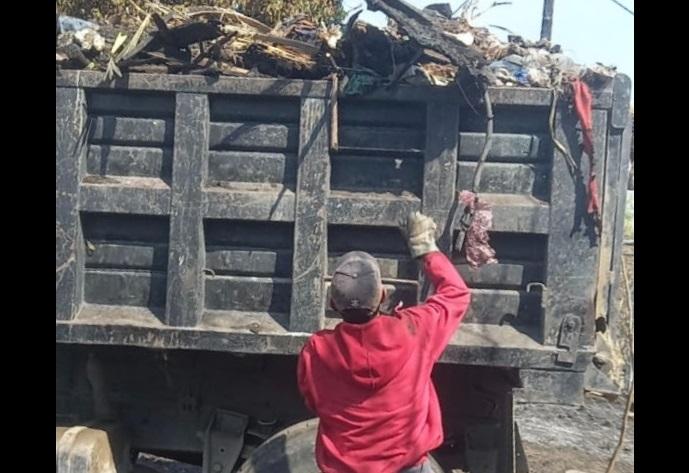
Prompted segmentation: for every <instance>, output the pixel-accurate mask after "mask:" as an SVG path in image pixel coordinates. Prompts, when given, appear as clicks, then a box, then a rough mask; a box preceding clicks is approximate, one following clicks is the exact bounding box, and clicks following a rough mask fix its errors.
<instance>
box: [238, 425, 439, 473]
mask: <svg viewBox="0 0 689 473" xmlns="http://www.w3.org/2000/svg"><path fill="white" fill-rule="evenodd" d="M317 430H318V419H309V420H306V421H303V422H300V423H298V424H294V425H293V426H291V427H288V428H286V429H284V430H281V431H280V432H278V433H277V434H275V435H273V436H272V437H271V438H269V439H268V440H266V441H265V442H263V443H262V444H261V445H260V446H259V447H258V448H257V449H256V450H254V451H253V453H252V454H251V456H250V457H249V458H248V459H247V460H246V462H245V463H244V464H243V465H242V467H241V468H240V469H239V472H238V473H320V470H319V469H318V467H317V466H316V459H315V457H314V450H315V448H316V431H317ZM430 462H431V471H432V472H433V473H444V472H443V469H442V468H441V467H440V465H438V463H437V462H436V461H435V460H434V459H433V458H430Z"/></svg>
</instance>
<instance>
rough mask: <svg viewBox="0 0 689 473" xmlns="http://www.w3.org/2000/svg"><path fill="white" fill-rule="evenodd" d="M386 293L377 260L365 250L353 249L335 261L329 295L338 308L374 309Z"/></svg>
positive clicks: (339, 309) (341, 309) (343, 309)
mask: <svg viewBox="0 0 689 473" xmlns="http://www.w3.org/2000/svg"><path fill="white" fill-rule="evenodd" d="M382 295H383V283H382V281H381V279H380V267H379V266H378V261H376V259H375V258H374V257H373V256H371V255H370V254H368V253H366V252H365V251H350V252H349V253H345V254H344V255H342V256H341V257H340V258H339V259H338V260H337V263H336V264H335V271H334V272H333V278H332V282H331V285H330V297H331V298H332V301H333V305H334V306H335V309H337V310H338V311H345V310H349V309H368V310H375V309H377V308H378V306H379V305H380V299H381V297H382Z"/></svg>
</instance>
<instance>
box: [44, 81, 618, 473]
mask: <svg viewBox="0 0 689 473" xmlns="http://www.w3.org/2000/svg"><path fill="white" fill-rule="evenodd" d="M630 90H631V83H630V80H629V78H628V77H626V76H624V75H621V74H619V75H617V76H616V77H615V78H614V80H612V82H611V83H610V84H608V85H606V86H604V87H602V88H600V89H594V90H593V108H594V110H593V134H594V145H595V149H596V154H597V155H596V160H595V161H594V165H595V166H596V170H595V171H596V173H597V176H598V179H597V181H598V185H599V194H600V197H601V207H602V208H601V225H600V231H599V232H596V231H595V229H593V230H592V225H591V222H590V215H589V214H588V213H587V209H586V199H587V189H586V184H585V182H582V179H581V175H583V176H588V166H589V160H588V159H587V158H586V156H584V157H583V158H582V153H581V151H580V146H579V141H578V131H577V119H576V116H575V114H574V113H573V111H572V110H571V107H570V105H569V104H568V103H567V101H566V100H559V101H557V102H555V103H553V93H552V92H551V91H550V90H547V89H536V88H518V87H512V88H510V87H505V88H489V89H488V94H489V97H490V101H491V103H492V107H493V113H494V122H493V125H494V133H493V135H492V142H493V143H492V147H491V150H490V154H489V156H488V158H487V161H486V162H485V165H484V167H483V170H482V178H481V181H480V188H479V189H478V192H479V198H480V200H482V201H483V202H487V203H489V204H490V205H491V206H492V213H493V224H492V229H491V233H490V237H491V245H492V246H493V247H494V249H495V251H496V256H497V259H498V263H496V264H488V265H485V266H482V267H480V268H478V269H472V268H471V267H470V265H468V264H467V262H466V259H464V258H463V257H462V256H461V254H459V255H458V254H457V252H456V251H455V252H452V248H451V246H452V241H453V240H454V237H455V236H456V234H457V232H458V231H459V230H458V229H457V228H449V229H448V228H447V225H448V222H450V223H449V224H450V225H452V224H451V222H452V220H453V219H452V213H453V212H454V210H453V209H454V208H455V207H456V202H457V192H458V191H460V190H463V189H470V188H471V185H472V178H473V174H474V170H475V168H476V165H477V161H478V158H479V156H480V154H481V151H482V149H483V145H484V141H485V134H486V119H487V118H486V116H485V112H483V108H482V107H481V106H480V105H479V104H480V98H481V97H473V96H472V95H466V94H462V93H460V91H459V90H458V89H457V87H454V86H451V87H430V86H429V87H421V86H402V85H400V86H397V87H394V88H389V89H380V90H376V91H373V92H371V93H369V94H366V95H365V96H346V95H344V94H342V93H341V91H340V90H336V89H334V82H333V81H329V80H323V81H304V80H287V79H269V78H236V77H220V78H218V77H215V78H214V77H205V76H192V75H187V76H185V75H156V74H133V73H132V74H127V75H125V76H124V77H122V78H119V79H114V80H106V77H105V75H104V74H103V73H100V72H96V71H58V72H57V74H56V150H55V151H56V266H55V272H56V309H55V329H56V333H55V340H56V464H57V471H59V472H60V473H68V472H76V471H78V472H87V471H88V472H98V473H102V472H117V473H129V472H130V471H150V470H146V469H145V468H146V467H143V466H141V465H139V464H138V461H137V458H141V457H142V456H141V455H140V454H141V453H146V454H151V455H156V456H159V457H164V458H170V459H175V460H178V461H182V462H186V463H191V464H197V465H202V468H203V471H204V472H214V473H230V472H235V471H239V472H242V473H250V472H251V473H268V472H271V473H277V472H299V473H308V472H316V471H317V467H316V465H315V462H314V455H313V449H314V438H315V432H316V428H317V420H314V419H313V414H312V413H310V412H309V411H308V410H307V409H306V407H305V406H304V403H303V401H302V399H301V398H300V395H299V392H298V389H297V385H296V361H297V357H298V354H299V352H300V349H301V347H302V346H303V344H304V342H305V341H306V340H307V339H308V337H309V336H310V334H311V333H313V332H315V331H317V330H320V329H323V328H329V327H334V326H335V325H336V324H337V323H338V322H339V321H340V319H338V316H337V314H336V313H334V312H332V311H331V310H330V309H329V306H328V304H327V301H328V287H329V281H330V276H331V272H332V270H333V264H334V261H335V259H336V258H337V257H338V256H339V255H341V254H343V253H345V252H348V251H350V250H363V251H367V252H369V253H371V254H373V255H374V256H375V257H376V258H377V259H378V261H379V262H380V266H381V272H382V276H383V282H384V284H385V286H386V288H387V291H388V294H389V297H388V300H387V301H386V309H387V310H391V309H392V308H394V307H397V306H398V305H399V304H402V305H403V306H407V305H413V304H416V303H417V302H418V300H419V297H420V293H421V290H420V287H421V285H422V284H421V283H420V281H422V278H423V275H422V274H421V272H420V270H419V267H418V265H417V263H416V262H415V261H414V260H412V259H411V257H410V256H409V251H408V248H407V246H406V243H405V240H404V238H403V236H402V234H401V233H400V231H399V226H400V222H403V221H404V220H405V218H406V216H407V215H408V213H409V212H411V211H414V210H420V211H422V212H423V213H425V214H427V215H430V216H432V217H433V218H434V219H435V221H436V222H438V227H439V231H440V230H446V231H448V230H449V235H450V237H445V238H441V239H440V246H441V249H442V250H443V251H445V252H447V253H448V254H451V255H452V260H453V263H454V264H455V266H456V268H457V270H458V271H459V272H460V273H461V274H462V276H463V277H464V279H465V280H466V281H467V283H468V284H469V286H470V287H471V289H472V303H471V307H470V309H469V312H468V313H467V315H466V317H465V319H464V321H463V323H462V325H461V327H460V328H459V330H458V331H457V332H456V333H455V334H454V336H453V338H452V340H451V341H450V343H449V345H448V347H447V349H446V350H445V352H444V354H443V355H442V358H441V360H440V362H439V363H438V364H437V366H436V368H435V370H434V373H433V379H434V383H435V386H436V388H437V391H438V395H439V398H440V403H441V407H442V413H443V425H444V432H445V441H444V443H443V445H442V446H441V447H440V448H438V450H437V451H434V452H433V462H434V463H433V465H434V466H433V468H434V471H436V472H441V471H445V472H471V473H479V472H480V473H483V472H486V473H488V472H490V473H507V472H516V471H519V472H521V471H526V470H525V468H527V467H528V465H527V461H526V460H525V458H524V456H523V451H521V449H520V442H519V431H518V425H515V420H514V415H513V406H514V403H515V402H518V401H520V400H521V401H535V402H567V403H576V402H579V401H580V400H581V399H582V391H583V384H584V375H585V373H586V371H587V369H588V367H589V366H590V365H591V363H592V359H593V355H594V341H595V334H596V329H597V327H598V325H599V324H598V323H597V320H598V319H600V318H601V317H603V318H605V317H607V316H609V314H608V309H607V307H608V306H609V305H610V304H609V301H610V299H611V293H612V291H613V290H614V285H615V277H614V274H615V268H616V265H617V264H618V263H617V262H618V260H619V253H620V251H621V248H622V240H623V237H622V227H623V220H624V219H623V215H624V207H625V206H624V199H625V188H626V183H627V176H628V168H629V149H630V144H631V124H630V121H629V113H628V111H629V102H630ZM551 110H552V112H553V113H554V116H552V114H551ZM551 117H552V120H551ZM551 125H552V130H551ZM553 138H555V139H556V140H557V141H558V142H559V143H562V144H563V145H564V146H565V147H566V148H567V149H568V150H569V152H570V153H571V155H572V156H573V158H574V160H575V161H576V162H577V164H578V166H579V169H580V171H581V173H580V176H579V177H577V176H573V175H572V174H571V173H570V170H569V169H568V166H567V162H566V160H565V159H564V157H563V156H562V155H561V153H560V152H559V151H558V150H557V149H556V147H555V146H554V145H553ZM446 236H447V235H446Z"/></svg>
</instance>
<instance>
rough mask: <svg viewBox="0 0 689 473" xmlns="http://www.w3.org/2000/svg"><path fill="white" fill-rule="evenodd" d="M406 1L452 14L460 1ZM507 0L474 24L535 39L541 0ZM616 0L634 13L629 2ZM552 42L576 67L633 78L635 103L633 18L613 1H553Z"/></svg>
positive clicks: (354, 3) (366, 16)
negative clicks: (605, 68)
mask: <svg viewBox="0 0 689 473" xmlns="http://www.w3.org/2000/svg"><path fill="white" fill-rule="evenodd" d="M407 1H408V2H409V3H411V4H413V5H415V6H417V7H420V8H423V7H425V6H426V5H429V4H432V3H449V4H450V5H451V6H452V8H453V10H454V9H456V8H457V7H458V6H459V5H460V4H461V3H462V0H407ZM501 1H503V0H501ZM511 1H512V4H511V5H505V6H498V7H494V8H491V9H489V10H488V11H486V12H485V13H484V14H482V15H481V16H480V17H478V18H477V19H476V21H475V22H474V23H475V24H476V26H489V25H498V26H501V27H503V28H507V29H509V30H511V31H513V32H514V33H515V34H518V35H520V36H522V37H524V38H525V39H532V40H537V39H538V38H539V37H540V33H541V17H542V13H543V0H511ZM617 1H618V2H619V3H622V4H623V5H624V6H626V7H627V8H628V9H630V10H632V11H633V10H634V2H633V0H617ZM492 3H493V0H483V1H481V2H480V3H479V6H480V10H485V9H486V8H487V7H488V6H490V5H491V4H492ZM343 5H344V7H345V9H346V10H347V11H349V10H352V9H356V8H357V7H363V8H366V2H365V0H343ZM359 18H360V19H362V20H365V21H368V22H369V23H372V24H374V25H377V26H384V25H385V23H386V21H387V20H386V17H385V15H383V14H382V13H379V12H377V13H374V12H370V11H365V12H364V13H363V14H362V15H361V16H360V17H359ZM491 31H492V32H493V33H495V34H496V35H497V36H498V37H501V38H502V39H506V37H507V33H506V32H504V31H501V30H499V29H494V28H492V29H491ZM552 40H553V42H555V43H557V44H560V45H561V46H562V49H563V52H564V53H565V54H567V55H568V56H570V57H571V58H572V59H573V60H574V61H575V62H577V63H579V64H595V63H596V62H601V63H603V64H606V65H612V66H617V70H618V72H622V73H624V74H627V75H628V76H629V77H631V79H632V102H633V101H634V16H632V15H631V14H629V13H628V12H626V11H625V10H624V9H623V8H621V7H620V6H618V5H616V4H615V3H614V1H613V0H555V8H554V13H553V37H552Z"/></svg>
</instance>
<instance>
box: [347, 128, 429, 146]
mask: <svg viewBox="0 0 689 473" xmlns="http://www.w3.org/2000/svg"><path fill="white" fill-rule="evenodd" d="M339 139H340V148H342V149H343V150H345V149H352V148H356V149H370V150H398V151H405V152H409V151H421V150H422V149H423V139H424V138H423V133H421V132H420V131H418V130H410V129H406V128H392V127H364V126H342V127H340V136H339Z"/></svg>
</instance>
